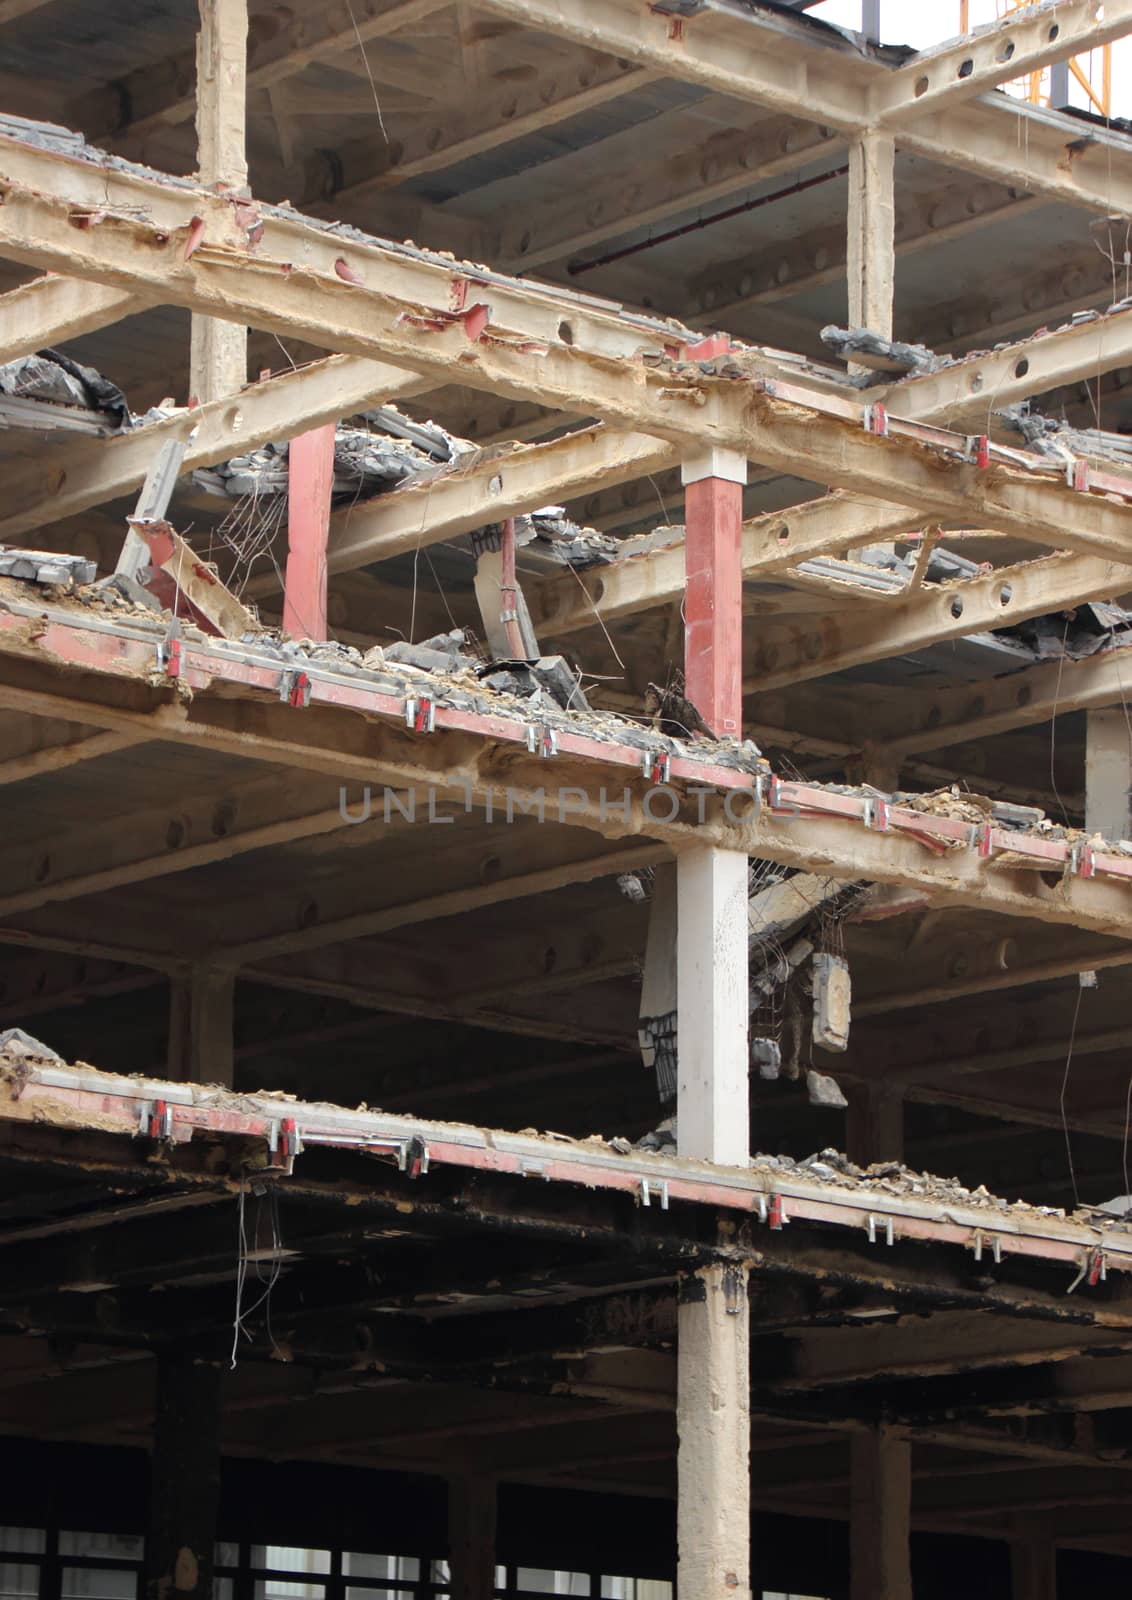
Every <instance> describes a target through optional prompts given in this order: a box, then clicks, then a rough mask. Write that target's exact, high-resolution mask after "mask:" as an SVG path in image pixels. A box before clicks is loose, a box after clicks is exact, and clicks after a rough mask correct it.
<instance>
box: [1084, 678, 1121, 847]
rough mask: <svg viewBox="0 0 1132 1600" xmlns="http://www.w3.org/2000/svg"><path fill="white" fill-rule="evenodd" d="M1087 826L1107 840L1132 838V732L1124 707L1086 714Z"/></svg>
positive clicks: (1103, 709) (1102, 708)
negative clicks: (1131, 804) (1131, 797)
mask: <svg viewBox="0 0 1132 1600" xmlns="http://www.w3.org/2000/svg"><path fill="white" fill-rule="evenodd" d="M1085 716H1086V722H1085V828H1086V831H1087V832H1089V833H1099V834H1101V835H1102V836H1103V837H1104V838H1106V839H1132V806H1130V802H1129V794H1128V791H1129V787H1130V786H1132V732H1130V731H1129V725H1128V723H1129V713H1128V712H1127V711H1125V709H1124V707H1123V706H1104V707H1098V708H1097V709H1096V710H1093V711H1088V712H1086V713H1085Z"/></svg>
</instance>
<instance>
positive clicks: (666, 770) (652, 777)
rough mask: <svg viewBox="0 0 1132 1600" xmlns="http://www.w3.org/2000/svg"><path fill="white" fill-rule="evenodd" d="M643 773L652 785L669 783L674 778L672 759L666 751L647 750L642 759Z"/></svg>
mask: <svg viewBox="0 0 1132 1600" xmlns="http://www.w3.org/2000/svg"><path fill="white" fill-rule="evenodd" d="M641 771H642V772H643V773H644V775H645V777H646V778H647V779H648V781H649V782H650V783H654V784H663V783H667V782H668V781H669V779H670V777H671V776H672V757H671V756H670V755H669V754H668V752H667V751H666V750H646V751H645V752H644V754H643V755H642V757H641Z"/></svg>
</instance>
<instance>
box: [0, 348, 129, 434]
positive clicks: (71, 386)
mask: <svg viewBox="0 0 1132 1600" xmlns="http://www.w3.org/2000/svg"><path fill="white" fill-rule="evenodd" d="M0 416H2V417H3V419H4V421H5V422H7V423H8V424H14V425H16V426H19V425H20V424H23V425H25V426H28V427H32V426H34V427H38V428H42V427H45V426H46V427H63V428H68V427H70V428H82V429H86V430H88V431H89V430H92V431H95V432H99V433H106V432H117V431H118V430H119V429H121V428H127V427H129V426H130V423H131V417H130V408H129V406H128V405H127V404H126V397H125V395H124V394H123V393H122V391H121V389H119V388H118V386H117V384H114V383H111V381H110V379H109V378H104V377H103V376H102V374H101V373H100V372H96V371H95V370H94V368H93V367H84V366H81V365H80V364H79V362H77V361H72V360H71V358H70V356H66V355H64V354H63V352H62V351H61V350H41V351H39V353H38V354H37V355H34V356H21V357H20V358H19V360H17V361H8V362H6V363H5V364H4V365H3V366H0Z"/></svg>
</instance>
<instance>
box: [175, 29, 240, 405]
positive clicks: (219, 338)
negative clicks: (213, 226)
mask: <svg viewBox="0 0 1132 1600" xmlns="http://www.w3.org/2000/svg"><path fill="white" fill-rule="evenodd" d="M247 55H248V0H200V31H199V33H198V34H197V119H196V121H197V175H198V177H199V178H200V181H201V183H202V184H204V185H206V186H207V187H208V188H210V189H216V190H218V191H222V192H227V193H239V192H241V191H245V190H246V189H247V186H248V162H247V140H246V132H245V127H246V120H247ZM247 381H248V330H247V328H245V327H241V326H240V325H239V324H238V323H235V322H222V321H220V320H219V319H218V318H216V317H202V316H196V315H194V317H193V319H192V341H191V350H190V358H189V393H190V395H191V396H192V397H193V398H194V399H195V400H199V401H201V402H202V403H203V402H204V401H206V400H219V399H221V398H222V397H223V396H224V395H226V394H235V393H236V392H237V391H238V390H239V389H241V388H242V387H243V385H244V384H245V383H246V382H247Z"/></svg>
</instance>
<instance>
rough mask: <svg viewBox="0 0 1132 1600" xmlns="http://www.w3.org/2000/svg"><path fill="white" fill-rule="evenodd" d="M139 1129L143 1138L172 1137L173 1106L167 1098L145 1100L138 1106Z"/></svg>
mask: <svg viewBox="0 0 1132 1600" xmlns="http://www.w3.org/2000/svg"><path fill="white" fill-rule="evenodd" d="M138 1130H139V1132H140V1133H141V1136H142V1138H143V1139H172V1137H173V1107H172V1106H171V1105H170V1104H169V1102H168V1101H167V1100H154V1101H153V1102H152V1103H151V1102H150V1101H148V1100H143V1101H142V1103H141V1105H140V1106H139V1107H138Z"/></svg>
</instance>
